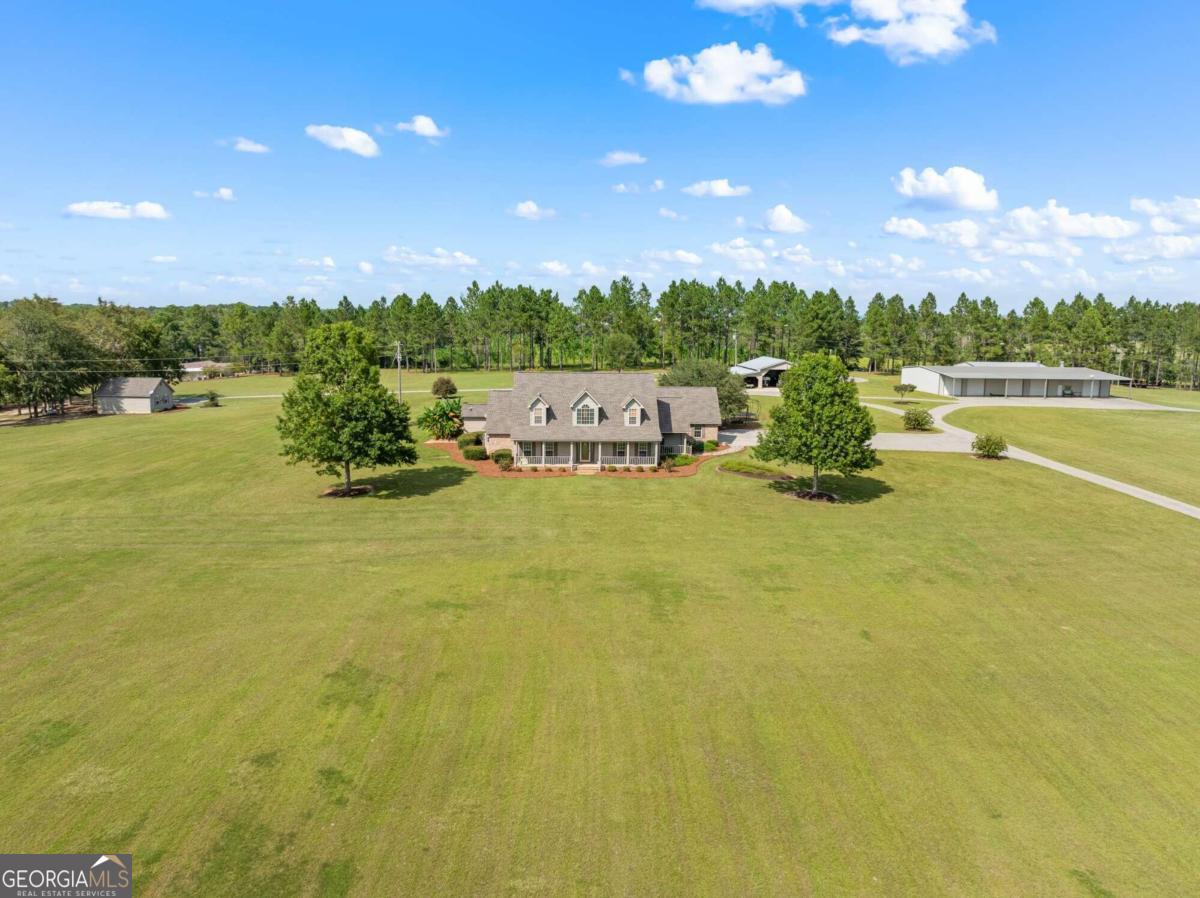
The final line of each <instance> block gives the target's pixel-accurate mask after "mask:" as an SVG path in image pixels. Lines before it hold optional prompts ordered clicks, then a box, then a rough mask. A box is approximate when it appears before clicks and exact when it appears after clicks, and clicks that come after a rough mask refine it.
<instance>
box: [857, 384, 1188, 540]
mask: <svg viewBox="0 0 1200 898" xmlns="http://www.w3.org/2000/svg"><path fill="white" fill-rule="evenodd" d="M863 405H866V406H868V407H869V408H875V409H880V410H882V411H885V412H891V413H892V414H896V415H902V414H904V412H902V411H899V410H898V409H896V408H895V407H894V406H889V405H875V404H873V403H870V402H864V403H863ZM994 405H1004V406H1016V407H1018V408H1020V407H1025V408H1038V407H1040V408H1046V407H1050V408H1063V407H1066V408H1088V409H1097V410H1105V409H1107V410H1125V411H1155V412H1163V413H1167V414H1170V413H1172V412H1176V413H1180V412H1182V413H1188V412H1192V413H1194V412H1195V411H1196V410H1195V409H1181V408H1172V407H1170V406H1164V405H1150V404H1149V403H1145V402H1136V401H1134V400H1132V399H1116V398H1111V399H1087V400H1080V402H1079V404H1078V405H1077V404H1075V403H1070V402H1068V403H1064V402H1063V401H1062V400H1061V399H1054V400H1047V399H961V400H959V401H958V402H955V403H952V404H950V405H939V406H937V407H936V408H932V409H930V410H929V412H930V414H931V415H932V416H933V420H934V423H935V424H936V425H937V426H938V427H939V428H941V430H942V432H941V433H879V434H876V435H875V439H873V440H872V441H871V445H872V446H874V447H875V448H876V449H883V450H887V451H897V450H898V451H902V452H970V451H971V443H972V441H973V440H974V439H975V434H974V433H972V432H971V431H969V430H964V429H963V428H961V427H955V426H954V425H953V424H947V423H946V420H945V418H946V416H947V415H948V414H950V413H951V412H953V411H956V410H958V409H960V408H969V407H971V406H994ZM1008 455H1009V458H1015V459H1017V460H1018V461H1026V462H1029V463H1030V464H1033V465H1040V466H1041V467H1043V468H1049V469H1050V470H1051V471H1057V472H1058V473H1060V474H1066V475H1067V476H1068V477H1076V478H1078V479H1080V480H1086V481H1087V482H1088V483H1094V484H1096V485H1097V486H1102V487H1104V488H1105V489H1110V490H1115V491H1116V492H1118V493H1124V494H1125V495H1127V496H1132V497H1133V498H1135V499H1141V500H1142V501H1143V502H1149V503H1151V504H1153V505H1158V506H1160V507H1161V508H1166V509H1169V510H1171V511H1177V512H1179V513H1180V514H1185V515H1187V516H1188V517H1192V518H1195V519H1196V520H1200V507H1198V506H1195V505H1190V504H1188V503H1187V502H1181V501H1179V500H1178V499H1172V498H1171V497H1170V496H1164V495H1162V494H1161V493H1154V492H1151V491H1150V490H1145V489H1142V488H1141V487H1140V486H1134V485H1133V484H1130V483H1122V482H1121V481H1120V480H1113V479H1112V478H1111V477H1104V476H1103V475H1101V474H1093V473H1092V472H1091V471H1085V470H1083V469H1082V468H1076V467H1073V466H1071V465H1065V464H1063V463H1062V462H1058V461H1054V460H1053V459H1050V458H1046V457H1044V456H1041V455H1035V454H1034V453H1032V452H1028V451H1026V450H1024V449H1020V448H1018V447H1016V446H1010V447H1009V450H1008Z"/></svg>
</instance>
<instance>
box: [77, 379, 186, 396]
mask: <svg viewBox="0 0 1200 898" xmlns="http://www.w3.org/2000/svg"><path fill="white" fill-rule="evenodd" d="M159 384H163V385H164V386H166V388H167V389H168V390H169V389H171V386H170V384H167V383H166V381H164V380H163V379H162V378H161V377H110V378H109V379H108V380H106V381H105V382H104V383H102V384H100V389H98V390H97V391H96V395H97V396H104V397H109V396H123V397H125V398H126V399H130V398H145V397H147V396H152V395H153V394H154V391H155V390H156V389H157V388H158V385H159Z"/></svg>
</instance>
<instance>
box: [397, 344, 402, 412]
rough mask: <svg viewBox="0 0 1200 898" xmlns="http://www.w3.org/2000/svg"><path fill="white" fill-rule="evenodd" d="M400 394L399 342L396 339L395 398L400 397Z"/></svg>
mask: <svg viewBox="0 0 1200 898" xmlns="http://www.w3.org/2000/svg"><path fill="white" fill-rule="evenodd" d="M401 396H402V393H401V392H400V342H399V341H397V342H396V398H397V399H400V398H401Z"/></svg>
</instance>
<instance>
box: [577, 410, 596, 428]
mask: <svg viewBox="0 0 1200 898" xmlns="http://www.w3.org/2000/svg"><path fill="white" fill-rule="evenodd" d="M575 423H576V425H578V426H579V427H591V426H592V425H594V424H595V423H596V410H595V409H594V408H592V407H591V406H590V405H581V406H579V408H577V409H575Z"/></svg>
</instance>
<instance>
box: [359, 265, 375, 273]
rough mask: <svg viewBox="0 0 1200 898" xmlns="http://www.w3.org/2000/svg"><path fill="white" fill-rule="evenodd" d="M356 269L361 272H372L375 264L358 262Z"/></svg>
mask: <svg viewBox="0 0 1200 898" xmlns="http://www.w3.org/2000/svg"><path fill="white" fill-rule="evenodd" d="M358 270H359V272H360V273H361V274H374V273H375V266H374V265H372V264H371V263H370V262H359V263H358Z"/></svg>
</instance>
